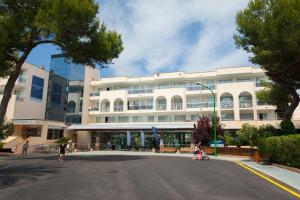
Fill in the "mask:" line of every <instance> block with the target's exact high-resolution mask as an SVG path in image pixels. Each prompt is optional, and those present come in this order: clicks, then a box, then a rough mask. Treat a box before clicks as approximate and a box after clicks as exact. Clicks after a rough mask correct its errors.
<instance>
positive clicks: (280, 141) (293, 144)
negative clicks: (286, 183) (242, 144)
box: [258, 134, 300, 168]
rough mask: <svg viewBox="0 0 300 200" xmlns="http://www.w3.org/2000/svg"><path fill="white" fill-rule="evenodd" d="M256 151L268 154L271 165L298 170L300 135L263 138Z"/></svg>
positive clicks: (299, 166)
mask: <svg viewBox="0 0 300 200" xmlns="http://www.w3.org/2000/svg"><path fill="white" fill-rule="evenodd" d="M258 149H259V151H260V152H261V153H267V154H270V156H271V157H270V159H271V162H273V163H278V164H282V165H287V166H290V167H297V168H300V134H294V135H286V136H275V137H268V138H264V139H262V140H261V141H260V142H259V146H258Z"/></svg>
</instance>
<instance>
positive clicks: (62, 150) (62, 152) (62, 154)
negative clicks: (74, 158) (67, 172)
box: [58, 143, 67, 162]
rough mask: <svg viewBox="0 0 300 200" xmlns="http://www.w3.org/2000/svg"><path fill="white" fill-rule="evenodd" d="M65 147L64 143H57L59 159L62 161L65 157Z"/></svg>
mask: <svg viewBox="0 0 300 200" xmlns="http://www.w3.org/2000/svg"><path fill="white" fill-rule="evenodd" d="M66 147H67V145H66V144H64V143H63V144H60V145H59V159H58V160H59V161H60V162H62V161H63V159H64V157H65V154H66Z"/></svg>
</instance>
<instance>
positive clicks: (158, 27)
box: [27, 0, 253, 77]
mask: <svg viewBox="0 0 300 200" xmlns="http://www.w3.org/2000/svg"><path fill="white" fill-rule="evenodd" d="M98 2H99V3H100V12H99V15H98V17H99V18H100V19H101V20H102V21H103V22H104V23H105V24H106V25H107V26H108V27H109V28H110V29H113V30H116V31H117V32H119V33H120V34H121V35H122V39H123V45H124V51H123V52H122V53H121V54H120V57H119V58H118V59H115V60H114V64H112V65H111V66H110V68H108V69H103V70H102V76H104V77H108V76H147V75H152V74H153V73H156V72H171V71H186V72H201V71H208V70H213V69H215V68H220V67H236V66H253V64H251V63H250V62H249V59H248V57H249V54H247V53H246V52H245V51H243V50H242V49H237V48H236V47H235V44H234V41H233V38H232V36H233V34H234V32H235V15H236V12H238V11H239V10H241V9H243V8H245V7H246V6H247V3H248V1H246V0H234V1H232V0H163V1H162V0H151V1H149V0H126V1H124V0H99V1H98ZM59 52H60V51H59V49H58V48H57V47H55V46H53V45H43V46H39V47H37V48H36V49H35V50H34V51H33V52H32V53H31V54H30V56H29V58H28V60H27V61H28V62H30V63H32V64H35V65H38V66H39V65H44V66H46V67H47V68H49V65H50V57H51V54H55V53H59Z"/></svg>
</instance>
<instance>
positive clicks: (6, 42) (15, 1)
mask: <svg viewBox="0 0 300 200" xmlns="http://www.w3.org/2000/svg"><path fill="white" fill-rule="evenodd" d="M0 2H1V3H0V16H1V17H0V66H1V70H0V76H7V75H9V73H10V70H12V68H13V67H14V65H15V64H16V62H17V61H18V59H19V58H20V56H21V55H22V54H24V53H25V52H26V51H27V50H28V49H29V48H34V47H36V46H37V45H39V44H45V43H53V44H56V45H58V46H60V47H61V49H62V51H63V52H65V53H66V54H67V55H68V56H69V57H70V58H72V60H73V61H74V62H76V63H83V64H88V65H92V66H93V65H96V64H100V65H102V64H109V63H111V62H112V59H114V58H116V57H118V55H119V54H120V52H121V51H122V50H123V47H122V40H121V36H120V35H119V34H117V33H116V32H114V31H109V30H107V28H106V26H105V25H104V24H103V23H100V21H99V19H97V18H96V14H97V12H98V5H97V4H96V3H95V2H94V1H93V0H1V1H0ZM8 69H10V70H8Z"/></svg>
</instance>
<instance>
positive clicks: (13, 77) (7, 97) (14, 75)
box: [0, 43, 33, 126]
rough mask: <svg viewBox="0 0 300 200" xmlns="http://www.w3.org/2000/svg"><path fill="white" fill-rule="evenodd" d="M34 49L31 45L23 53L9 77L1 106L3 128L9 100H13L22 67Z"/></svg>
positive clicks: (0, 123)
mask: <svg viewBox="0 0 300 200" xmlns="http://www.w3.org/2000/svg"><path fill="white" fill-rule="evenodd" d="M32 48H33V45H32V43H31V45H30V46H29V47H28V48H27V49H26V50H25V52H24V53H23V55H22V56H21V58H20V59H19V60H18V61H17V63H16V65H15V68H14V70H13V71H12V72H11V73H10V75H9V78H8V80H7V83H6V85H5V88H4V92H3V97H2V100H1V104H0V126H2V124H3V122H4V118H5V114H6V110H7V106H8V103H9V100H10V98H11V95H12V92H13V89H14V86H15V83H16V81H17V79H18V77H19V74H20V72H21V68H22V65H23V63H24V62H25V60H26V58H27V57H28V55H29V53H30V51H31V50H32Z"/></svg>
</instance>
